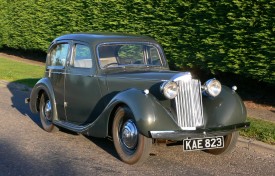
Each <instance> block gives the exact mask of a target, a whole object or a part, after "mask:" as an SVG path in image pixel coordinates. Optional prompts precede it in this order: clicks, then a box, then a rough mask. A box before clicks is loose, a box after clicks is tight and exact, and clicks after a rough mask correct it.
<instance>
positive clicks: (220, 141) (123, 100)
mask: <svg viewBox="0 0 275 176" xmlns="http://www.w3.org/2000/svg"><path fill="white" fill-rule="evenodd" d="M27 101H28V102H29V105H30V109H31V111H32V112H33V113H39V114H40V119H41V124H42V127H43V129H44V130H46V131H48V132H52V131H55V130H56V129H58V128H65V129H68V130H71V131H74V132H76V133H81V134H83V135H87V136H93V137H102V138H106V137H108V138H111V139H112V141H113V143H114V146H115V149H116V151H117V153H118V156H119V157H120V159H121V160H122V161H123V162H125V163H128V164H137V163H142V162H143V161H145V159H146V158H147V157H148V156H149V154H150V151H151V147H152V143H153V142H155V141H157V140H159V139H161V140H163V141H166V140H167V141H174V142H177V143H180V142H181V144H182V145H183V150H184V151H194V150H202V151H205V152H207V153H210V154H214V155H220V154H224V153H227V152H229V151H231V150H232V149H233V148H234V146H235V143H236V141H237V138H238V130H239V129H241V128H248V127H249V125H250V124H249V122H246V108H245V106H244V104H243V102H242V100H241V98H240V97H239V96H238V94H237V93H236V87H235V86H234V87H232V88H229V87H227V86H224V85H222V84H221V83H220V82H219V81H218V80H217V79H215V78H211V79H209V80H207V81H205V82H201V81H200V80H199V79H196V78H194V77H193V76H192V75H191V73H190V72H178V71H171V70H170V69H169V66H168V63H167V60H166V58H165V54H164V52H163V49H162V47H161V46H160V45H159V44H158V43H157V42H156V41H155V40H154V39H152V38H150V37H146V36H138V35H125V34H113V33H76V34H67V35H63V36H60V37H58V38H56V39H55V40H54V41H53V42H52V43H51V45H50V47H49V49H48V54H47V59H46V68H45V75H44V77H43V78H42V79H40V80H39V81H38V82H37V83H36V85H35V86H34V88H33V89H32V92H31V95H30V98H29V99H27ZM110 147H112V146H110Z"/></svg>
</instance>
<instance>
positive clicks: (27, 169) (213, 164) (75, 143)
mask: <svg viewBox="0 0 275 176" xmlns="http://www.w3.org/2000/svg"><path fill="white" fill-rule="evenodd" d="M28 96H29V91H27V89H26V87H24V86H23V87H21V86H20V85H17V84H11V83H6V82H3V81H0V176H2V175H3V176H6V175H12V176H13V175H23V176H25V175H26V176H27V175H28V176H29V175H58V176H59V175H265V176H267V175H275V167H274V166H275V152H274V151H275V150H274V148H273V147H272V146H269V145H267V146H268V147H271V148H269V149H268V150H267V149H266V148H265V147H262V146H264V145H262V143H261V144H260V145H258V147H253V148H252V147H250V146H249V144H250V143H249V142H248V143H247V142H243V141H240V142H239V143H238V145H237V147H236V150H235V151H234V152H233V153H231V154H228V155H225V156H212V155H209V154H206V153H204V152H183V151H182V146H170V147H167V146H166V145H164V144H159V145H154V146H153V151H152V154H151V156H150V157H149V159H148V160H147V161H146V162H145V163H144V164H143V165H140V166H130V165H126V164H124V163H122V162H121V161H119V159H118V158H117V154H116V152H115V149H114V146H113V143H112V141H111V140H109V139H98V138H88V137H85V136H83V135H78V134H75V133H70V132H68V131H64V130H63V131H58V132H56V133H47V132H45V131H44V130H42V129H41V127H40V126H41V124H40V121H39V117H38V115H35V114H32V113H31V112H30V110H29V107H28V105H26V104H24V98H26V97H28Z"/></svg>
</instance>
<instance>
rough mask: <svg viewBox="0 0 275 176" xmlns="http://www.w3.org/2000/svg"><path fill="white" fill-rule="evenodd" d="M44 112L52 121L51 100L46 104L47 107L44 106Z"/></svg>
mask: <svg viewBox="0 0 275 176" xmlns="http://www.w3.org/2000/svg"><path fill="white" fill-rule="evenodd" d="M44 114H45V118H46V119H47V120H48V121H51V115H52V105H51V102H50V100H48V101H47V102H46V104H45V107H44Z"/></svg>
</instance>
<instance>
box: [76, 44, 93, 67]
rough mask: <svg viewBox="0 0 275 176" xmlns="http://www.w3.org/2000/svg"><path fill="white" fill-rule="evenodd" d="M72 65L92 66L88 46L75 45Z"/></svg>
mask: <svg viewBox="0 0 275 176" xmlns="http://www.w3.org/2000/svg"><path fill="white" fill-rule="evenodd" d="M73 66H74V67H78V68H92V55H91V51H90V48H89V47H88V46H86V45H82V44H76V45H75V48H74V63H73Z"/></svg>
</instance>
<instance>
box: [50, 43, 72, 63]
mask: <svg viewBox="0 0 275 176" xmlns="http://www.w3.org/2000/svg"><path fill="white" fill-rule="evenodd" d="M68 51H69V44H67V43H62V44H57V45H56V46H54V47H53V49H52V50H51V52H50V59H49V66H65V63H66V58H67V56H68Z"/></svg>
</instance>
